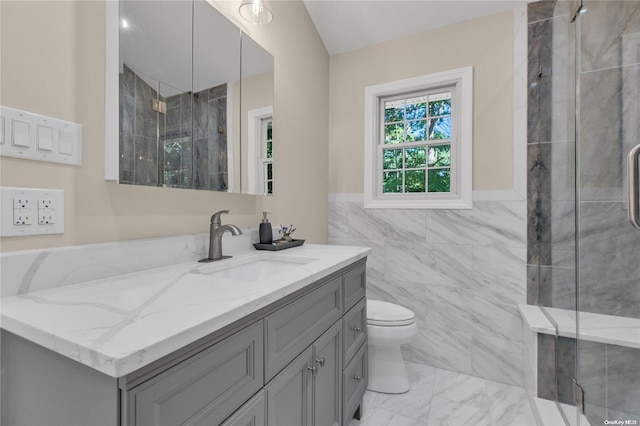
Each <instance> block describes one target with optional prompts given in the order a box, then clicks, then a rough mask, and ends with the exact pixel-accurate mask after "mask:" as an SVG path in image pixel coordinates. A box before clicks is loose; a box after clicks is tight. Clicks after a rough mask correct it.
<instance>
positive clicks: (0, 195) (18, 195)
mask: <svg viewBox="0 0 640 426" xmlns="http://www.w3.org/2000/svg"><path fill="white" fill-rule="evenodd" d="M0 202H1V203H0V225H1V227H0V231H1V232H0V236H2V237H20V236H27V235H45V234H62V233H64V191H63V190H62V189H32V188H0Z"/></svg>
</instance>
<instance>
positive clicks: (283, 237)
mask: <svg viewBox="0 0 640 426" xmlns="http://www.w3.org/2000/svg"><path fill="white" fill-rule="evenodd" d="M295 230H296V228H294V227H293V225H289V226H282V225H280V230H279V231H278V232H279V233H280V238H279V239H277V240H274V241H273V243H271V244H254V245H253V246H254V247H255V248H256V250H270V251H278V250H284V249H288V248H291V247H297V246H301V245H302V244H304V240H294V239H293V238H291V234H293V232H294V231H295Z"/></svg>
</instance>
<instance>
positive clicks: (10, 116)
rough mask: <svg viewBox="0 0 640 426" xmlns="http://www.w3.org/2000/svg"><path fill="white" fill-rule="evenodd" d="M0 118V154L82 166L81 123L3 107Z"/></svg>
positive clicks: (0, 108)
mask: <svg viewBox="0 0 640 426" xmlns="http://www.w3.org/2000/svg"><path fill="white" fill-rule="evenodd" d="M0 118H2V122H3V123H4V128H3V130H2V134H3V138H2V143H0V155H1V156H3V157H15V158H24V159H27V160H37V161H46V162H49V163H60V164H72V165H74V166H80V165H82V126H81V125H80V124H77V123H72V122H70V121H63V120H59V119H57V118H52V117H47V116H44V115H39V114H33V113H30V112H27V111H21V110H19V109H15V108H9V107H6V106H0Z"/></svg>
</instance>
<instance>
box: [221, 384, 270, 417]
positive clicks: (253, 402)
mask: <svg viewBox="0 0 640 426" xmlns="http://www.w3.org/2000/svg"><path fill="white" fill-rule="evenodd" d="M265 418H266V416H265V405H264V390H261V391H260V392H258V394H256V396H254V397H253V398H251V399H250V400H249V401H247V403H246V404H244V405H243V406H242V407H240V408H239V409H238V411H236V412H235V413H233V416H231V417H229V418H228V419H227V420H225V422H224V423H222V424H221V425H220V426H264V425H265Z"/></svg>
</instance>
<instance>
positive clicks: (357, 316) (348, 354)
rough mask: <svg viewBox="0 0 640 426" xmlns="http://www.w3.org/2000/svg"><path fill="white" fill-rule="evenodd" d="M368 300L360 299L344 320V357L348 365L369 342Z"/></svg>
mask: <svg viewBox="0 0 640 426" xmlns="http://www.w3.org/2000/svg"><path fill="white" fill-rule="evenodd" d="M365 302H366V299H360V301H359V302H358V303H356V305H355V306H354V307H353V308H351V310H350V311H349V312H347V313H346V314H345V315H344V318H343V320H342V324H343V329H342V341H343V346H342V350H343V352H342V356H343V359H344V363H345V364H347V363H349V361H351V358H353V356H354V355H355V353H356V352H357V351H358V349H360V347H361V346H362V344H363V343H364V342H365V340H367V310H366V303H365Z"/></svg>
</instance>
